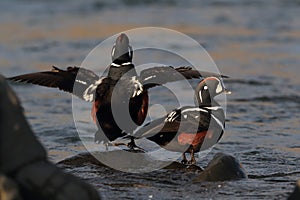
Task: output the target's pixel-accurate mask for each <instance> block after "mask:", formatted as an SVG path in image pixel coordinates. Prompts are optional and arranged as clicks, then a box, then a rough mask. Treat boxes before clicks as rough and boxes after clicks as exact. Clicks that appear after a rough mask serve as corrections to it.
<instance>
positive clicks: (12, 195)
mask: <svg viewBox="0 0 300 200" xmlns="http://www.w3.org/2000/svg"><path fill="white" fill-rule="evenodd" d="M0 199H1V200H22V198H21V196H20V193H19V188H18V185H17V184H16V183H15V182H14V181H13V180H11V179H10V178H8V177H7V176H5V175H3V174H2V175H0Z"/></svg>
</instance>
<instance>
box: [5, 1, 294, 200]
mask: <svg viewBox="0 0 300 200" xmlns="http://www.w3.org/2000/svg"><path fill="white" fill-rule="evenodd" d="M159 2H160V1H159ZM162 2H163V3H158V2H157V1H148V0H144V1H135V0H123V1H118V0H114V1H97V0H89V1H79V0H75V1H70V0H65V1H62V2H61V1H35V0H27V1H20V0H13V1H1V2H0V11H1V14H0V15H1V17H0V25H1V27H2V28H1V29H0V36H1V37H0V65H1V73H3V74H4V75H7V76H11V75H16V74H20V73H25V72H33V71H38V70H46V69H49V68H50V67H51V65H57V66H68V65H80V64H81V62H82V61H83V59H84V58H85V56H86V55H87V54H88V53H89V51H90V50H91V49H93V48H94V47H95V46H96V45H97V44H98V43H99V42H101V41H102V40H103V39H105V38H106V37H107V36H110V35H112V34H116V33H118V32H120V31H122V30H127V29H130V28H133V27H141V26H162V27H168V28H172V29H175V30H178V31H181V32H183V33H186V34H188V35H189V36H191V37H193V38H194V39H196V40H197V41H199V42H200V43H201V44H203V46H204V47H205V48H206V49H207V51H208V52H209V53H210V54H211V56H212V57H213V59H214V60H215V62H216V64H217V65H218V66H219V69H220V70H221V72H222V73H224V74H227V75H229V76H231V79H229V80H226V82H225V84H226V87H227V88H229V89H230V90H231V91H233V94H232V95H231V96H230V97H229V99H228V107H227V117H228V123H227V131H226V133H225V136H224V138H223V139H222V141H221V142H220V143H219V144H218V145H216V147H215V148H214V150H213V152H211V153H210V154H209V155H208V156H207V157H206V158H204V159H203V160H202V161H199V165H201V166H205V165H206V164H207V162H208V160H209V159H211V158H212V156H213V154H214V153H215V152H217V151H222V152H226V153H231V154H233V155H235V156H236V157H238V158H239V159H240V161H241V162H242V163H243V165H244V167H245V169H246V170H247V171H248V173H249V177H250V178H249V180H247V181H245V180H244V181H238V182H228V183H218V184H215V183H210V184H201V185H199V184H190V183H188V182H184V181H183V183H184V184H185V185H186V186H184V187H181V186H180V188H181V189H178V188H179V186H178V182H176V184H175V185H173V184H172V183H170V182H167V181H165V182H155V181H154V182H151V181H150V184H151V185H145V184H146V183H149V182H147V181H145V180H143V179H142V176H141V177H139V181H138V183H137V181H136V180H134V178H136V177H132V179H130V176H129V178H128V179H126V180H123V179H121V178H118V179H116V180H117V183H111V184H109V185H99V184H98V182H101V180H102V179H101V177H100V178H99V176H98V175H97V172H95V171H93V170H92V169H90V168H89V169H88V171H87V170H82V169H81V168H77V169H75V170H73V172H74V173H76V174H77V175H79V176H82V177H83V178H86V179H88V180H89V181H90V182H91V183H93V184H94V185H95V186H96V187H98V189H99V191H101V192H102V193H103V194H104V196H105V197H115V198H117V197H128V198H136V197H139V198H142V199H148V198H149V195H151V194H153V190H155V191H159V192H157V195H158V197H161V198H165V197H166V196H168V195H173V197H174V199H178V198H179V197H183V198H188V197H189V198H197V197H199V195H201V197H204V198H210V197H216V198H227V197H228V198H229V197H231V196H234V197H236V198H242V197H247V198H255V199H257V198H260V199H261V198H269V197H271V198H278V197H282V198H283V197H286V194H287V193H288V192H289V191H291V190H292V188H293V183H294V182H295V180H296V179H297V178H299V170H298V167H299V164H300V161H299V155H300V151H299V149H300V145H299V141H300V134H299V130H300V128H299V117H300V116H299V115H300V114H299V109H300V101H299V99H300V98H299V97H300V96H299V94H300V93H299V92H300V79H299V78H298V77H299V75H300V73H299V72H300V71H299V64H300V57H299V53H300V48H299V45H298V44H299V41H300V22H299V20H298V19H299V17H300V16H299V15H300V14H299V13H300V12H299V10H300V4H299V1H297V0H288V1H280V0H276V1H272V3H270V2H269V1H263V0H256V1H246V0H242V1H238V0H230V1H223V0H213V1H208V0H206V1H201V3H199V2H198V1H188V2H184V1H178V0H167V1H162ZM183 2H184V3H183ZM145 34H147V33H145ZM147 42H151V40H150V39H149V40H148V41H145V43H147ZM172 48H179V49H180V48H181V49H184V47H182V46H180V42H178V43H176V41H174V45H173V46H172ZM186 51H187V52H188V53H189V54H190V55H191V56H197V55H196V54H195V52H193V50H191V49H186ZM107 56H110V55H109V54H108V55H107ZM145 56H146V55H145ZM155 62H156V63H159V62H163V63H166V62H170V63H172V60H168V58H167V57H166V58H165V57H161V56H157V60H155ZM103 64H104V66H103V67H105V66H106V64H105V63H103ZM107 64H108V63H107ZM14 89H15V90H16V91H17V93H18V95H19V96H20V98H21V100H22V102H23V106H24V108H25V112H26V116H27V117H28V119H29V121H30V123H31V124H32V128H33V129H34V130H35V132H36V134H37V136H38V137H39V139H40V140H41V141H42V142H43V143H44V144H45V146H46V148H47V149H48V150H49V156H50V158H51V159H52V160H53V161H55V162H56V161H59V160H61V159H63V158H65V157H69V156H71V155H75V154H77V153H79V152H84V151H85V148H84V147H83V146H82V144H81V142H80V140H79V139H78V136H77V133H76V129H75V126H74V122H73V117H72V105H71V102H72V99H71V96H69V95H68V94H64V93H62V92H58V91H56V90H52V89H46V88H41V87H35V86H19V85H18V86H14ZM163 91H164V90H163V89H161V88H156V89H153V90H151V98H152V99H154V100H155V101H158V102H159V101H164V102H168V101H169V99H168V97H166V96H164V95H163V94H164V92H163ZM86 107H89V105H86ZM86 131H87V132H89V131H91V130H86ZM76 170H77V171H76ZM98 173H100V175H101V176H102V175H103V174H104V173H103V172H98ZM110 176H113V177H114V175H110ZM160 176H162V175H160ZM105 177H106V178H107V179H108V180H112V179H113V177H107V175H106V176H105ZM146 178H147V179H148V178H149V177H147V176H145V179H146ZM165 178H166V177H165ZM166 180H167V178H166ZM125 182H126V183H127V184H129V185H130V184H131V186H124V187H120V185H121V186H122V185H124V184H125ZM143 183H144V184H143ZM219 185H220V187H219ZM158 189H160V190H158ZM137 194H138V196H136V195H137ZM158 197H157V198H158Z"/></svg>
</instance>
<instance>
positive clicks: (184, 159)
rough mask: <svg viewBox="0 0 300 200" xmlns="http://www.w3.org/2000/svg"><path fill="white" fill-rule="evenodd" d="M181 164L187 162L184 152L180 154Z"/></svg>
mask: <svg viewBox="0 0 300 200" xmlns="http://www.w3.org/2000/svg"><path fill="white" fill-rule="evenodd" d="M181 164H183V165H186V164H188V160H187V159H186V156H185V153H183V154H182V160H181Z"/></svg>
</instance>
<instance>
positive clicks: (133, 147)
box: [127, 137, 146, 152]
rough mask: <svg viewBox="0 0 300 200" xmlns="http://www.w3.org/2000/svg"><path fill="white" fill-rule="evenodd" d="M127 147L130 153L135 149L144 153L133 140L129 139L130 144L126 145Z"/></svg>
mask: <svg viewBox="0 0 300 200" xmlns="http://www.w3.org/2000/svg"><path fill="white" fill-rule="evenodd" d="M127 147H128V148H129V150H131V151H135V150H136V149H137V150H139V151H142V152H146V151H145V150H144V149H143V148H142V147H139V146H137V145H136V144H135V141H134V138H133V137H130V142H129V143H128V144H127Z"/></svg>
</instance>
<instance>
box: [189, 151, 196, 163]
mask: <svg viewBox="0 0 300 200" xmlns="http://www.w3.org/2000/svg"><path fill="white" fill-rule="evenodd" d="M188 164H189V165H195V164H196V159H195V154H194V150H192V151H191V160H190V161H189V162H188Z"/></svg>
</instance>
